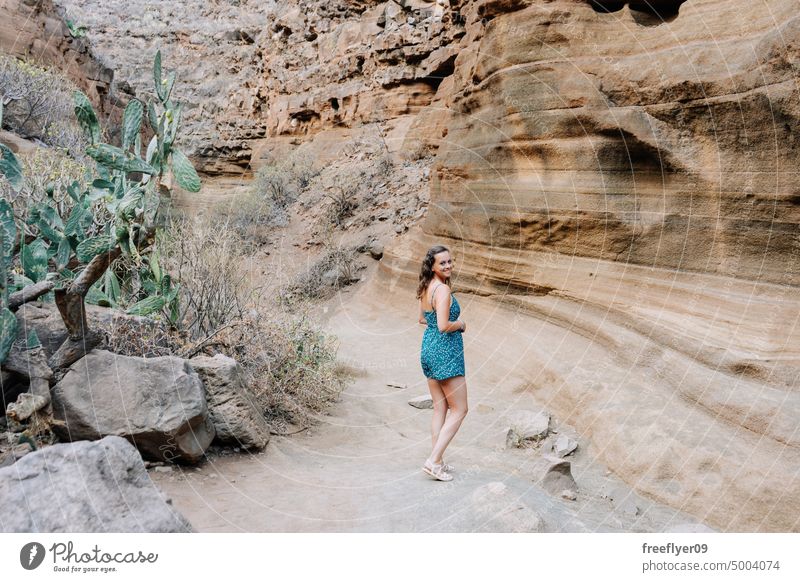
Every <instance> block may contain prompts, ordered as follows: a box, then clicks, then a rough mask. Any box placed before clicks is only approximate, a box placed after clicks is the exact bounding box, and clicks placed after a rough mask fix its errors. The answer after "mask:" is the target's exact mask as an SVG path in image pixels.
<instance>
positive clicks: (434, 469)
mask: <svg viewBox="0 0 800 582" xmlns="http://www.w3.org/2000/svg"><path fill="white" fill-rule="evenodd" d="M422 470H423V471H425V472H426V473H427V474H428V475H430V476H431V477H433V478H434V479H436V480H438V481H452V480H453V476H452V475H451V474H450V473H448V472H446V471H445V470H444V465H443V464H442V463H439V464H438V465H434V464H430V465H429V464H428V461H425V464H424V465H422Z"/></svg>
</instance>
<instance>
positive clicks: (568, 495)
mask: <svg viewBox="0 0 800 582" xmlns="http://www.w3.org/2000/svg"><path fill="white" fill-rule="evenodd" d="M561 497H562V498H564V499H569V500H570V501H575V500H576V499H577V498H578V494H577V493H575V492H574V491H573V490H572V489H564V490H563V491H562V492H561Z"/></svg>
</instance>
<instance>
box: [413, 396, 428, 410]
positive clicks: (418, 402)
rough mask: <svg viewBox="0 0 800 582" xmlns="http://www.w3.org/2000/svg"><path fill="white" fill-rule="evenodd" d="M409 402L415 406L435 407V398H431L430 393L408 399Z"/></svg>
mask: <svg viewBox="0 0 800 582" xmlns="http://www.w3.org/2000/svg"><path fill="white" fill-rule="evenodd" d="M408 403H409V404H410V405H411V406H413V407H414V408H420V409H423V408H430V409H433V398H431V396H430V394H427V395H423V396H417V397H415V398H412V399H411V400H409V401H408Z"/></svg>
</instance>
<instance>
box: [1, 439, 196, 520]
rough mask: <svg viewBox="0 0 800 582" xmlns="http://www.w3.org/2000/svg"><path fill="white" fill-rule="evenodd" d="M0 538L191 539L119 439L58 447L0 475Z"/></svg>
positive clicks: (137, 458)
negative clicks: (143, 535) (174, 535)
mask: <svg viewBox="0 0 800 582" xmlns="http://www.w3.org/2000/svg"><path fill="white" fill-rule="evenodd" d="M0 499H2V500H3V509H2V511H0V531H2V532H6V533H9V532H18V533H19V532H26V533H33V532H37V533H52V532H153V533H168V532H191V531H193V529H192V526H191V524H190V523H189V522H188V521H187V520H186V518H185V517H183V516H182V515H181V514H180V513H179V512H178V511H177V510H175V509H174V508H173V507H172V505H171V501H170V500H169V499H167V498H166V497H165V496H164V494H163V493H162V492H161V491H160V490H159V489H158V488H157V487H156V486H155V485H154V484H153V482H152V481H151V480H150V477H149V476H148V475H147V471H146V469H145V468H144V463H143V462H142V458H141V456H140V455H139V453H138V452H137V451H136V449H135V448H134V447H133V446H131V444H130V443H129V442H128V441H126V440H125V439H123V438H120V437H116V436H108V437H106V438H104V439H102V440H100V441H95V442H89V441H79V442H75V443H63V444H58V445H53V446H50V447H46V448H44V449H40V450H38V451H35V452H32V453H29V454H27V455H25V456H24V457H23V458H21V459H19V460H18V461H17V462H16V463H14V465H13V466H11V467H6V468H4V469H0Z"/></svg>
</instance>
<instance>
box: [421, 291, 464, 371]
mask: <svg viewBox="0 0 800 582" xmlns="http://www.w3.org/2000/svg"><path fill="white" fill-rule="evenodd" d="M435 292H436V290H434V293H435ZM450 297H451V302H450V321H455V320H457V319H458V316H459V315H460V314H461V307H460V306H459V305H458V300H457V299H456V298H455V296H454V295H453V294H452V293H451V295H450ZM423 314H424V315H425V319H426V320H427V321H428V327H426V328H425V334H424V335H423V336H422V350H421V352H420V358H419V361H420V364H422V373H423V374H425V376H426V377H427V378H433V379H435V380H445V379H447V378H452V377H453V376H463V375H464V340H463V338H462V337H461V334H462V333H463V332H462V331H461V330H458V331H452V332H447V333H442V332H440V331H439V327H438V325H437V321H436V311H435V310H434V311H423Z"/></svg>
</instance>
